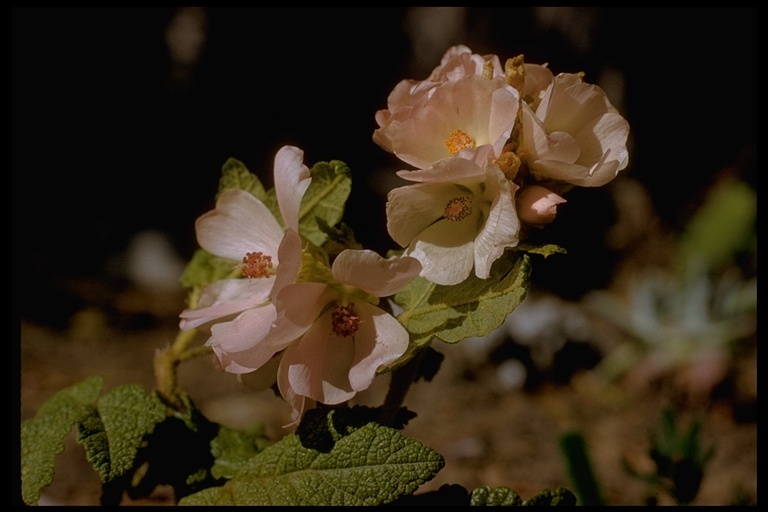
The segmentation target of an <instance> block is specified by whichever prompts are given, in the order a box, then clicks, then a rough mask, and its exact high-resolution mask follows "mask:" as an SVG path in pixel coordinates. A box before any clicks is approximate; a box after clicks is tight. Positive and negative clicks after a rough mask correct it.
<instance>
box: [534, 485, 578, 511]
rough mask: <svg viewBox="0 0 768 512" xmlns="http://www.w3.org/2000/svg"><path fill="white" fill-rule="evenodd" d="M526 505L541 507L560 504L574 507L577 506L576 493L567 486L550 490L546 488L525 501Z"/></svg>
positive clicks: (560, 505)
mask: <svg viewBox="0 0 768 512" xmlns="http://www.w3.org/2000/svg"><path fill="white" fill-rule="evenodd" d="M523 506H524V507H541V506H552V507H554V506H559V507H574V506H576V495H575V494H573V493H572V492H571V491H569V490H568V489H566V488H565V487H558V488H557V489H554V490H550V489H545V490H543V491H541V492H538V493H536V494H534V495H533V496H531V497H530V498H528V499H527V500H525V501H524V502H523Z"/></svg>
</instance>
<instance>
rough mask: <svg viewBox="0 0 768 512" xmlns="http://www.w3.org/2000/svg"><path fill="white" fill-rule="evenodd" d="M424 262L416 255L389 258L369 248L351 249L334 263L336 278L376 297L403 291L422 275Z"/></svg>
mask: <svg viewBox="0 0 768 512" xmlns="http://www.w3.org/2000/svg"><path fill="white" fill-rule="evenodd" d="M420 270H421V263H419V261H418V260H416V259H414V258H407V257H404V258H397V257H394V258H389V259H385V258H383V257H381V256H380V255H378V254H377V253H375V252H374V251H369V250H358V251H353V250H350V249H347V250H345V251H342V252H341V254H339V255H338V256H336V260H334V262H333V267H332V272H333V278H334V279H335V280H336V281H337V282H339V283H343V284H348V285H351V286H355V287H357V288H359V289H361V290H363V291H365V292H367V293H370V294H371V295H374V296H376V297H387V296H389V295H393V294H395V293H397V292H399V291H400V290H401V289H402V288H403V287H404V286H405V285H406V284H408V283H409V282H410V281H411V280H413V278H414V277H416V276H417V275H419V271H420Z"/></svg>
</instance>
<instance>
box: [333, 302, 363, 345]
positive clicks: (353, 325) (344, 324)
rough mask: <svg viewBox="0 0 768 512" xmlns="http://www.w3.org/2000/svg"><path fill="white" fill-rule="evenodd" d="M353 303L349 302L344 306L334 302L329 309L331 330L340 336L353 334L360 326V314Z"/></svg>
mask: <svg viewBox="0 0 768 512" xmlns="http://www.w3.org/2000/svg"><path fill="white" fill-rule="evenodd" d="M354 305H355V303H354V302H350V303H349V304H347V305H346V306H342V305H340V304H336V305H335V306H333V311H331V330H333V333H334V334H335V335H336V336H338V337H340V338H347V337H349V336H352V335H354V334H355V333H356V332H357V330H358V329H359V328H360V322H362V320H361V319H360V315H358V314H357V312H356V311H355V308H354Z"/></svg>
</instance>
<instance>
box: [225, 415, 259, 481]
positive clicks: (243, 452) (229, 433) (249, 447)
mask: <svg viewBox="0 0 768 512" xmlns="http://www.w3.org/2000/svg"><path fill="white" fill-rule="evenodd" d="M267 444H268V440H267V438H266V436H265V435H264V425H263V424H261V423H257V424H256V425H254V426H253V427H251V428H250V429H248V430H246V431H240V430H232V429H229V428H227V427H224V426H223V425H222V426H220V427H219V433H218V435H217V436H216V438H215V439H213V440H212V441H211V453H212V454H213V456H214V458H215V461H214V464H213V467H212V468H211V475H212V476H213V477H214V478H224V479H230V478H232V477H233V476H235V474H236V473H237V471H238V470H240V468H242V467H243V466H244V465H245V464H246V462H248V460H249V459H250V458H251V457H253V456H254V455H256V454H257V453H259V452H261V451H262V450H263V449H264V448H266V447H267Z"/></svg>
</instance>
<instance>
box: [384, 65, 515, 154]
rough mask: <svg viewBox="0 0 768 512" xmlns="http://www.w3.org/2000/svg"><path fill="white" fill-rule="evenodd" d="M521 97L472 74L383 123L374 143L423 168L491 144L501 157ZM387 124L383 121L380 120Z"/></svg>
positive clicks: (497, 82) (499, 82)
mask: <svg viewBox="0 0 768 512" xmlns="http://www.w3.org/2000/svg"><path fill="white" fill-rule="evenodd" d="M519 103H520V101H519V95H518V92H517V90H516V89H514V88H513V87H510V86H509V85H507V84H506V82H505V81H504V80H503V79H501V78H497V79H486V78H483V77H480V76H477V75H468V76H465V77H463V78H460V79H459V80H456V81H446V82H443V83H441V84H440V85H438V86H436V87H435V88H434V89H433V90H431V91H430V94H429V95H425V96H423V97H422V98H421V99H420V100H419V101H418V102H417V103H416V104H415V105H413V106H409V107H403V108H400V109H397V110H396V111H395V112H393V113H392V115H391V116H390V117H389V118H388V119H386V120H383V121H384V122H383V124H382V126H381V127H380V128H378V129H376V130H375V131H374V133H373V140H374V142H376V143H377V144H378V145H380V146H381V147H382V148H384V149H385V150H387V151H389V152H391V153H394V154H395V155H396V156H397V157H398V158H400V159H401V160H403V161H404V162H407V163H409V164H411V165H413V166H415V167H417V168H419V169H425V168H427V167H429V166H430V165H432V164H433V163H434V162H436V161H438V160H440V159H442V158H446V157H450V156H453V155H458V156H460V157H464V158H472V157H473V156H472V154H473V153H474V152H475V151H476V150H477V149H478V148H480V147H482V146H485V145H490V146H491V147H492V148H493V153H494V155H495V156H497V157H498V156H499V155H500V154H501V150H502V148H503V147H504V144H506V142H507V139H509V136H510V134H511V132H512V127H513V126H514V124H515V118H516V116H517V111H518V108H519ZM380 120H381V118H380Z"/></svg>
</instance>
